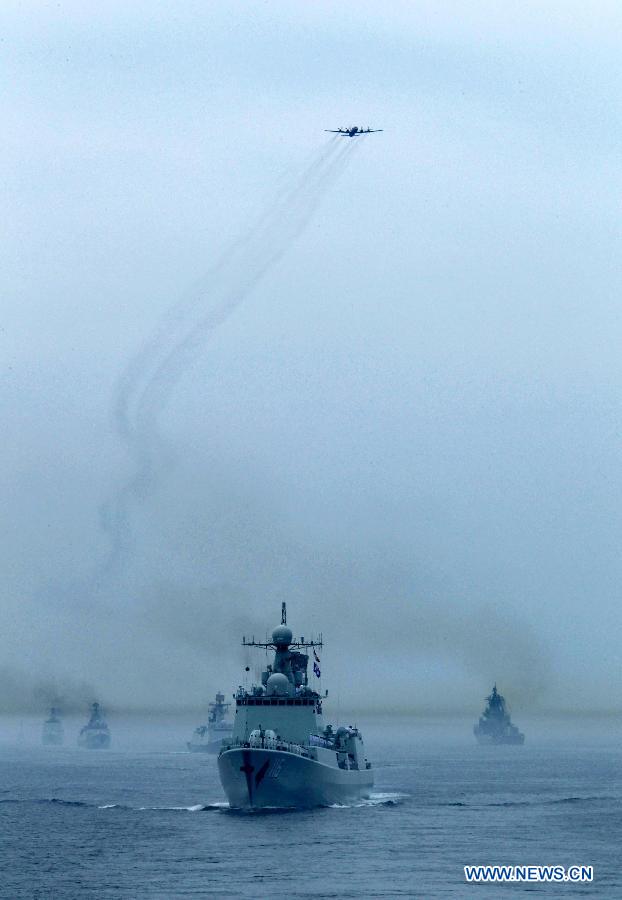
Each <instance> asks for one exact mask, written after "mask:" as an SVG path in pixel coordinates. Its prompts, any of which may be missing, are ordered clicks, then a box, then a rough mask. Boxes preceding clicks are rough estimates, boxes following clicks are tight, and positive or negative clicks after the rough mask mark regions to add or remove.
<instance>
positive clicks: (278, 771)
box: [218, 747, 374, 809]
mask: <svg viewBox="0 0 622 900" xmlns="http://www.w3.org/2000/svg"><path fill="white" fill-rule="evenodd" d="M218 771H219V773H220V781H221V783H222V786H223V789H224V791H225V794H226V796H227V800H228V801H229V805H230V806H231V807H232V808H233V809H266V808H269V807H278V808H290V809H291V808H296V809H307V808H310V807H314V806H332V805H334V804H340V803H347V802H352V801H354V800H361V799H366V798H367V797H369V792H370V791H371V788H372V787H373V784H374V778H373V775H372V772H371V771H370V770H369V769H363V770H358V769H340V768H339V767H338V766H336V765H335V766H332V765H327V764H325V763H322V762H318V761H317V760H314V759H310V758H308V757H303V756H300V755H298V754H296V753H290V752H287V751H283V750H268V749H263V748H261V749H259V748H241V747H236V748H234V749H231V750H225V751H223V752H222V753H221V754H220V756H219V757H218Z"/></svg>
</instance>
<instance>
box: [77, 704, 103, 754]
mask: <svg viewBox="0 0 622 900" xmlns="http://www.w3.org/2000/svg"><path fill="white" fill-rule="evenodd" d="M78 746H79V747H86V749H87V750H107V749H108V747H109V746H110V730H109V728H108V723H107V722H106V720H105V718H104V713H103V711H102V708H101V707H100V705H99V703H93V704H92V705H91V717H90V719H89V720H88V722H87V723H86V725H84V726H83V727H82V728H81V729H80V734H79V735H78Z"/></svg>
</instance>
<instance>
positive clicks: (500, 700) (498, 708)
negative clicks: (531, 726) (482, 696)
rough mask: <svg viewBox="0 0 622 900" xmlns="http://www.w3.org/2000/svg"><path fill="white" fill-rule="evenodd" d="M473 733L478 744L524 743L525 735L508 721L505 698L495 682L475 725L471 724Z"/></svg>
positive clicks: (508, 715)
mask: <svg viewBox="0 0 622 900" xmlns="http://www.w3.org/2000/svg"><path fill="white" fill-rule="evenodd" d="M473 734H474V735H475V737H476V738H477V742H478V743H479V744H524V743H525V735H524V734H522V732H520V731H519V730H518V728H517V727H516V725H512V723H511V721H510V714H509V713H508V711H507V707H506V705H505V698H504V697H502V696H501V694H500V693H499V692H498V690H497V685H496V684H495V685H494V687H493V689H492V694H491V695H490V696H489V697H486V709H485V710H484V712H483V714H482V715H481V716H480V720H479V722H478V723H477V725H474V726H473Z"/></svg>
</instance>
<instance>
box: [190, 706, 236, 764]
mask: <svg viewBox="0 0 622 900" xmlns="http://www.w3.org/2000/svg"><path fill="white" fill-rule="evenodd" d="M224 700H225V695H224V694H222V693H221V692H220V691H219V692H218V693H217V694H216V700H215V701H214V703H210V705H209V712H208V716H207V725H199V727H198V728H195V730H194V733H193V735H192V738H191V739H190V740H189V741H188V743H187V747H188V750H191V751H192V752H193V753H218V751H219V750H220V747H221V745H222V742H223V739H225V738H228V737H230V736H231V733H232V731H233V724H232V723H231V722H229V721H228V720H227V718H226V716H227V711H228V709H229V707H230V706H231V704H230V703H225V702H224Z"/></svg>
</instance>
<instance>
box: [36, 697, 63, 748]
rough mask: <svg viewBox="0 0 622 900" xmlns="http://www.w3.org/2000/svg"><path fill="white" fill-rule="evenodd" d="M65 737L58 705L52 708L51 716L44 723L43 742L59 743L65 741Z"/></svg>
mask: <svg viewBox="0 0 622 900" xmlns="http://www.w3.org/2000/svg"><path fill="white" fill-rule="evenodd" d="M64 738H65V735H64V731H63V723H62V721H61V718H60V713H59V710H58V709H57V707H55V706H53V707H52V708H51V709H50V715H49V718H47V719H46V720H45V722H44V723H43V728H42V730H41V743H43V744H56V745H59V744H62V743H63V740H64Z"/></svg>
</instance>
